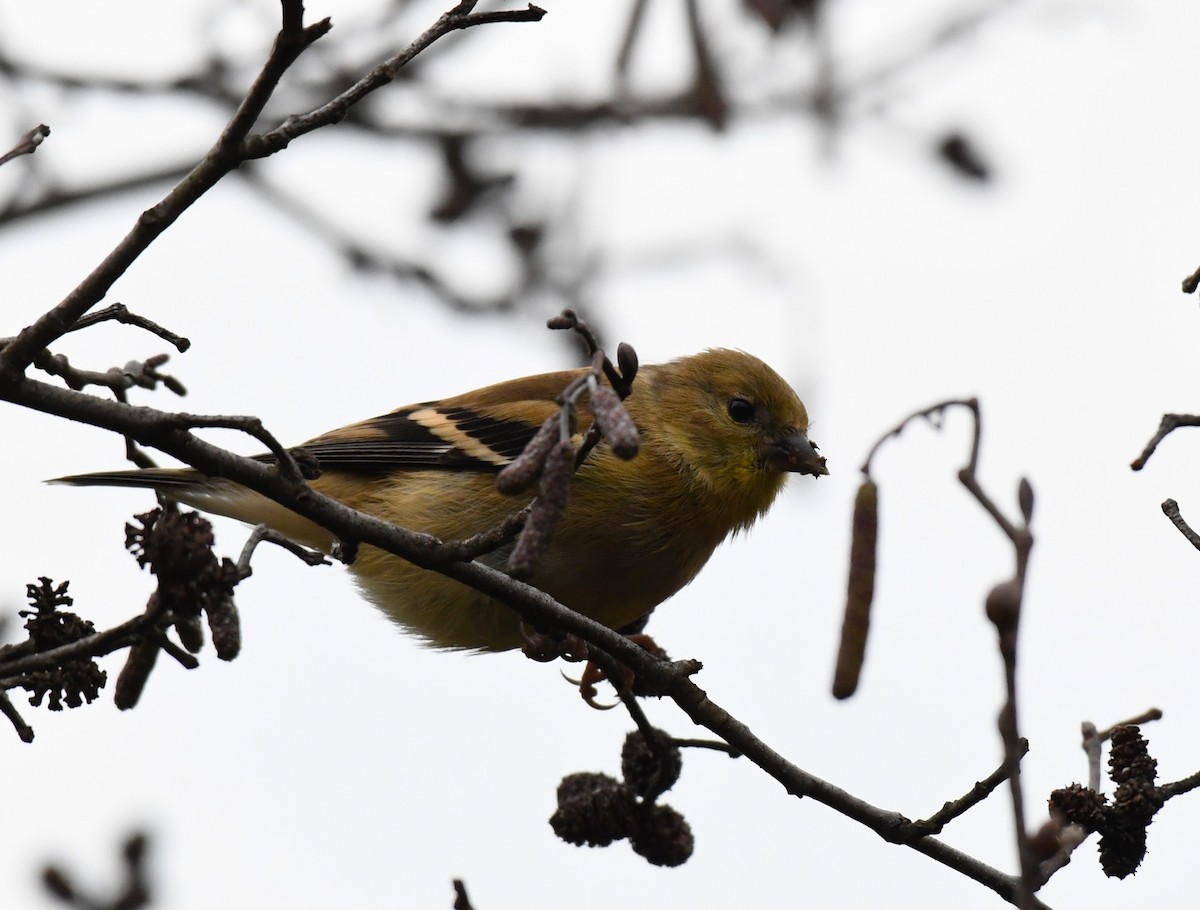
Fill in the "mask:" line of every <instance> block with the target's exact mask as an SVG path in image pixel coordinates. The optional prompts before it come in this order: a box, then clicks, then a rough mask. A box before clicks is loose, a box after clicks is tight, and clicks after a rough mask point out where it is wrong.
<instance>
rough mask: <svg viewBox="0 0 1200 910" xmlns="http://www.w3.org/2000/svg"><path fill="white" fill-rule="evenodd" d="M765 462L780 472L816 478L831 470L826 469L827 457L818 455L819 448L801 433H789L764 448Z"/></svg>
mask: <svg viewBox="0 0 1200 910" xmlns="http://www.w3.org/2000/svg"><path fill="white" fill-rule="evenodd" d="M763 461H764V462H765V463H766V464H768V465H770V466H772V467H773V468H775V469H776V470H778V471H788V472H791V473H793V474H812V475H813V476H814V477H820V476H821V475H822V474H828V473H829V469H828V468H826V467H825V456H824V455H818V454H817V447H816V446H815V445H813V444H812V443H811V442H809V441H808V437H807V436H806V435H805V434H803V433H800V432H795V433H789V434H788V435H787V436H784V437H782V438H781V439H779V440H777V441H775V442H772V443H770V444H769V445H767V446H766V447H764V449H763Z"/></svg>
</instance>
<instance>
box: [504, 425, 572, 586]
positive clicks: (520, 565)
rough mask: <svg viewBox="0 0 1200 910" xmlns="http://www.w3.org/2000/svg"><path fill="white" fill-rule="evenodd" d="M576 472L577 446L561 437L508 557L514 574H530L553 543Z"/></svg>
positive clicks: (543, 469)
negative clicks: (519, 534)
mask: <svg viewBox="0 0 1200 910" xmlns="http://www.w3.org/2000/svg"><path fill="white" fill-rule="evenodd" d="M574 472H575V447H574V446H573V445H571V441H570V440H569V439H564V440H561V441H560V442H559V443H558V445H556V446H554V447H553V448H552V449H551V450H550V454H549V455H548V456H547V457H546V461H545V466H544V467H543V468H542V482H541V484H540V485H539V487H538V497H537V499H535V500H534V501H533V507H532V509H530V512H529V518H528V519H527V520H526V522H525V528H524V529H523V530H522V531H521V536H520V537H518V538H517V542H516V544H515V545H514V546H513V551H512V555H511V556H509V558H508V571H509V573H510V574H511V575H514V576H516V577H517V578H521V577H528V576H529V574H530V573H532V572H533V569H534V566H536V565H537V563H538V561H539V560H540V559H541V558H542V554H544V553H545V552H546V549H547V548H548V547H549V546H550V539H551V538H552V537H553V536H554V529H555V528H557V527H558V520H559V519H560V518H561V517H562V513H563V510H564V509H566V507H567V494H568V493H569V492H570V491H571V477H572V475H573V474H574Z"/></svg>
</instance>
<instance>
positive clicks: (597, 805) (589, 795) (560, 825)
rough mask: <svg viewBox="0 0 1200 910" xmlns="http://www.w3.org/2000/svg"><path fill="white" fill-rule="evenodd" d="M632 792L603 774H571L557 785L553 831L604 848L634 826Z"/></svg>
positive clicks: (572, 841) (580, 843) (579, 843)
mask: <svg viewBox="0 0 1200 910" xmlns="http://www.w3.org/2000/svg"><path fill="white" fill-rule="evenodd" d="M636 813H637V801H636V800H635V799H634V796H633V791H631V790H630V789H629V788H628V787H627V786H625V785H624V784H621V783H618V782H617V781H615V780H613V779H612V778H611V777H608V775H605V774H588V773H583V774H571V775H568V776H567V777H565V778H563V781H562V783H561V784H559V787H558V809H557V811H556V812H555V813H554V814H553V815H552V816H550V827H552V828H553V829H554V833H555V834H557V835H558V836H559V837H560V838H562V839H563V840H565V841H566V842H567V843H569V844H575V846H577V847H582V846H584V845H585V844H586V845H587V846H589V847H607V846H608V845H609V844H611V843H613V841H618V840H621V839H622V838H625V837H629V835H630V834H631V833H632V832H633V830H634V829H635V827H636Z"/></svg>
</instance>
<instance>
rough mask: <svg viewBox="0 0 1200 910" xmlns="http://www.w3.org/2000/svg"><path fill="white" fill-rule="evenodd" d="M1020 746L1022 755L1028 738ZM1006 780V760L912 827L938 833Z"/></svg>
mask: <svg viewBox="0 0 1200 910" xmlns="http://www.w3.org/2000/svg"><path fill="white" fill-rule="evenodd" d="M1021 748H1022V752H1021V756H1022V757H1024V756H1025V754H1026V753H1028V752H1029V740H1027V739H1024V738H1022V739H1021ZM1006 780H1008V762H1007V761H1005V762H1004V763H1003V764H1002V765H1000V767H998V768H997V769H996V770H995V771H993V772H992V773H991V774H989V775H988V776H987V777H985V778H984V779H983V780H980V781H976V782H975V786H973V787H972V788H971V789H970V790H968V791H967V792H966V793H964V794H963V795H962V796H960V797H959V798H958V799H956V800H951V801H950V802H947V803H946V804H945V805H943V806H942V808H940V809H939V810H938V811H937V812H935V813H933V815H931V816H929V818H925V819H921V820H920V821H915V822H913V823H912V824H913V828H914V829H915V830H918V831H921V832H923V833H926V834H940V833H941V831H942V829H943V828H945V827H946V825H948V824H949V823H950V822H952V821H954V819H956V818H958V817H959V816H961V815H965V814H966V813H967V811H968V810H970V809H973V808H974V807H975V806H977V805H979V804H980V803H981V802H983V801H984V800H985V799H987V798H988V797H989V796H991V795H992V792H993V791H994V790H995V789H996V788H997V787H998V786H1000V785H1001V784H1002V783H1004V782H1005V781H1006Z"/></svg>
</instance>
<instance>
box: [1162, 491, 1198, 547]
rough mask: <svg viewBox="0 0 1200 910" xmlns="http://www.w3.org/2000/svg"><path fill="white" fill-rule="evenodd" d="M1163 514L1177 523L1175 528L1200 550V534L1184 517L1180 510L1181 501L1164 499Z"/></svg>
mask: <svg viewBox="0 0 1200 910" xmlns="http://www.w3.org/2000/svg"><path fill="white" fill-rule="evenodd" d="M1162 510H1163V514H1164V515H1166V516H1167V518H1169V519H1170V520H1171V524H1173V525H1175V529H1176V530H1177V531H1179V533H1180V534H1182V535H1183V536H1184V538H1186V540H1187V542H1188V543H1190V544H1191V545H1192V546H1193V547H1195V548H1196V549H1197V550H1200V534H1197V533H1196V531H1195V529H1194V528H1192V526H1191V525H1189V524H1188V523H1187V522H1186V521H1185V520H1184V518H1183V515H1181V514H1180V512H1179V503H1177V502H1176V501H1175V500H1174V499H1164V500H1163V504H1162Z"/></svg>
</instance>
